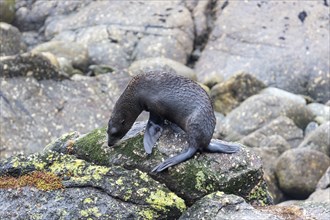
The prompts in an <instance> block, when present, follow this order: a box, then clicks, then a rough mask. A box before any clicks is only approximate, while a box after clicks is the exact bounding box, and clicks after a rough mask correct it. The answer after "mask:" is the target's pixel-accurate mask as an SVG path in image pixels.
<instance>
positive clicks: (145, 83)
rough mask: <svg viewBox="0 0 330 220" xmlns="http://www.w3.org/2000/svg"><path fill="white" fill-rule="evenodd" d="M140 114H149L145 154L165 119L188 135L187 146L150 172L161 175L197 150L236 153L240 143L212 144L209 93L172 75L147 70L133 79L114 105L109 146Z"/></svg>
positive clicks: (213, 117)
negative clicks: (144, 112) (146, 112)
mask: <svg viewBox="0 0 330 220" xmlns="http://www.w3.org/2000/svg"><path fill="white" fill-rule="evenodd" d="M142 111H148V112H149V113H150V116H149V120H148V123H147V126H146V130H145V134H144V138H143V144H144V149H145V151H146V153H147V154H151V152H152V148H153V146H154V145H155V143H156V141H157V140H158V138H159V137H160V135H161V133H162V131H163V125H164V120H165V119H166V120H168V121H170V122H172V123H174V124H176V125H178V126H179V127H180V128H181V129H182V130H184V131H185V132H186V133H187V136H188V144H189V147H188V149H187V150H185V151H183V152H182V153H180V154H178V155H176V156H174V157H171V158H168V159H167V160H165V161H164V162H162V163H160V164H159V165H158V166H156V167H155V168H154V169H153V170H152V172H161V171H163V170H165V169H167V168H168V167H170V166H174V165H176V164H179V163H181V162H183V161H186V160H188V159H189V158H191V157H192V156H193V155H194V154H195V153H196V152H197V151H207V152H218V153H235V152H237V151H238V150H239V144H237V143H228V142H224V141H220V140H218V141H214V142H213V141H212V142H211V139H212V135H213V132H214V128H215V123H216V118H215V115H214V111H213V106H212V103H211V100H210V98H209V96H208V94H207V93H206V92H205V90H204V89H203V88H202V87H201V86H199V85H198V84H197V83H196V82H194V81H192V80H190V79H188V78H185V77H183V76H179V75H176V74H175V73H171V72H159V71H158V72H157V71H149V72H145V73H140V74H138V75H136V76H134V77H133V78H132V79H131V81H130V82H129V84H128V86H127V87H126V89H125V91H124V92H123V93H122V95H121V96H120V97H119V99H118V101H117V102H116V104H115V107H114V109H113V112H112V115H111V117H110V120H109V123H108V130H107V133H108V145H109V146H112V145H114V144H115V143H116V142H117V141H118V140H120V139H121V138H122V137H123V136H124V135H125V134H126V133H127V132H128V131H129V129H130V128H131V127H132V125H133V123H134V122H135V120H136V118H137V117H138V116H139V115H140V113H141V112H142Z"/></svg>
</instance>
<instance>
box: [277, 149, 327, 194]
mask: <svg viewBox="0 0 330 220" xmlns="http://www.w3.org/2000/svg"><path fill="white" fill-rule="evenodd" d="M329 166H330V158H329V157H328V156H327V155H325V154H323V153H321V152H319V151H316V150H310V149H300V148H297V149H291V150H288V151H286V152H285V153H284V154H282V155H281V157H280V158H279V159H278V162H277V165H276V176H277V178H278V181H279V186H280V188H281V190H283V191H284V192H285V193H286V194H288V195H290V196H292V197H293V198H297V199H305V198H307V197H308V196H309V195H310V194H311V193H313V192H314V191H315V188H316V184H317V182H318V181H319V179H320V178H321V177H322V175H323V174H324V172H325V171H326V169H327V168H328V167H329Z"/></svg>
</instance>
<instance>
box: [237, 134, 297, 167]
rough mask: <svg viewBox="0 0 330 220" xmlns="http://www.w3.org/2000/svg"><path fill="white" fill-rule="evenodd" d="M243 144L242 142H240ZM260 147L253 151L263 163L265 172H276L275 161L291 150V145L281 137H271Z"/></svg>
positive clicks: (264, 140)
mask: <svg viewBox="0 0 330 220" xmlns="http://www.w3.org/2000/svg"><path fill="white" fill-rule="evenodd" d="M240 143H242V141H240ZM259 144H260V145H259V146H257V147H256V148H253V149H252V151H253V152H255V153H256V154H258V155H259V156H260V157H261V159H262V163H263V167H264V169H265V170H275V165H276V164H275V163H274V161H276V160H277V158H279V157H280V156H281V154H282V153H284V152H285V151H287V150H289V149H291V146H290V144H289V143H288V142H287V141H286V140H285V139H284V138H283V137H282V136H279V135H270V136H267V137H265V138H264V139H262V140H261V141H260V143H259Z"/></svg>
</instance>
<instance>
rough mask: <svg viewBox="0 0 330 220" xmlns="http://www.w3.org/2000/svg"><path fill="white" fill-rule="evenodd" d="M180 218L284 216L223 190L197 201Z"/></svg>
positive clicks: (228, 219) (246, 219) (248, 219)
mask: <svg viewBox="0 0 330 220" xmlns="http://www.w3.org/2000/svg"><path fill="white" fill-rule="evenodd" d="M179 219H180V220H190V219H217V220H235V219H244V220H254V219H269V220H271V219H272V220H273V219H276V220H279V219H284V218H283V217H281V216H279V215H278V216H277V215H275V214H272V213H267V212H264V211H261V210H258V209H255V208H254V207H253V206H251V205H250V204H248V203H246V202H245V201H244V199H243V198H241V197H238V196H235V195H226V194H224V193H223V192H215V193H212V194H209V195H207V196H205V197H203V198H202V199H200V200H199V201H197V202H196V203H195V204H194V205H193V206H191V207H189V208H188V210H187V212H186V213H184V214H183V215H182V216H181V217H180V218H179Z"/></svg>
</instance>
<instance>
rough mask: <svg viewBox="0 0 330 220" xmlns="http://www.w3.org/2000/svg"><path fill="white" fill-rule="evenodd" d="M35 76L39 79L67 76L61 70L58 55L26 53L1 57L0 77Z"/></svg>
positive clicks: (59, 78)
mask: <svg viewBox="0 0 330 220" xmlns="http://www.w3.org/2000/svg"><path fill="white" fill-rule="evenodd" d="M20 76H24V77H26V76H28V77H34V78H35V79H37V80H43V79H55V80H62V79H65V78H67V75H65V73H62V72H60V71H59V64H58V61H57V59H56V57H55V56H54V55H52V54H50V53H35V54H34V53H24V54H19V55H15V56H6V57H0V77H4V78H13V77H20Z"/></svg>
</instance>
